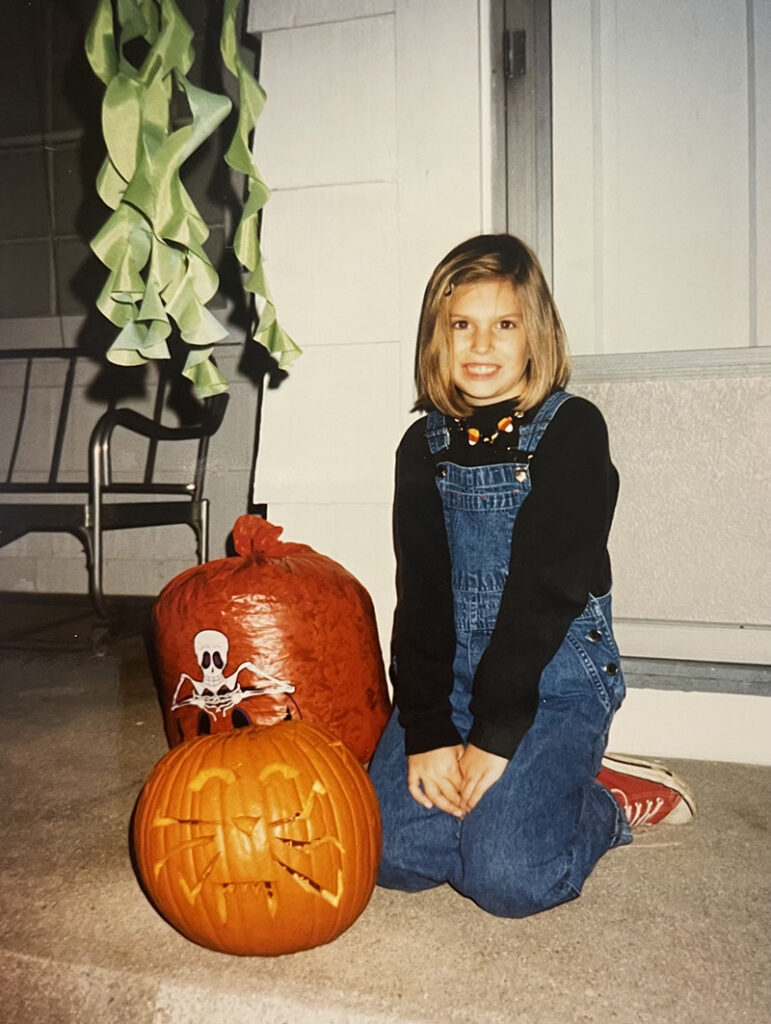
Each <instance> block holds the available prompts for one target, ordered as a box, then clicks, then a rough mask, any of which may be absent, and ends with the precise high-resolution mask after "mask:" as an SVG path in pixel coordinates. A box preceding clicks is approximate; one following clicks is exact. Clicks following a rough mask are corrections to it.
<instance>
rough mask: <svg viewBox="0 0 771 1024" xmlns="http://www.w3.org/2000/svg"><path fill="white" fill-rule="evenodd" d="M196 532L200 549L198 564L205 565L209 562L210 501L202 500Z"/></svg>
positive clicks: (195, 526) (194, 527)
mask: <svg viewBox="0 0 771 1024" xmlns="http://www.w3.org/2000/svg"><path fill="white" fill-rule="evenodd" d="M193 529H194V530H195V537H196V544H197V548H198V564H199V565H203V563H204V562H208V561H209V499H208V498H202V499H201V504H200V506H199V514H198V516H197V517H196V523H195V525H194V526H193Z"/></svg>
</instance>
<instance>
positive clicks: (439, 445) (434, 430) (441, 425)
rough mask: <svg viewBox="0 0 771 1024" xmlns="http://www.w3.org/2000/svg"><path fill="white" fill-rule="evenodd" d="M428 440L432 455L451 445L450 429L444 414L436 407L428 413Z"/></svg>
mask: <svg viewBox="0 0 771 1024" xmlns="http://www.w3.org/2000/svg"><path fill="white" fill-rule="evenodd" d="M426 440H427V441H428V447H429V448H430V449H431V454H432V455H438V454H439V452H441V451H444V449H445V448H449V447H450V431H449V430H448V429H447V424H446V423H445V420H444V416H443V415H442V413H440V412H437V411H436V409H434V410H432V411H431V412H430V413H429V414H428V422H427V423H426Z"/></svg>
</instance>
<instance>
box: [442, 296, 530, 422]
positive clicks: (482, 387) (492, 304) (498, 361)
mask: <svg viewBox="0 0 771 1024" xmlns="http://www.w3.org/2000/svg"><path fill="white" fill-rule="evenodd" d="M450 331H451V334H452V382H453V384H454V385H455V387H456V388H457V389H458V391H460V393H461V394H462V395H463V397H464V398H465V399H466V401H467V402H468V403H469V405H491V404H492V403H493V402H500V401H502V400H503V399H506V398H516V397H517V395H519V394H520V393H521V391H522V388H523V386H524V384H525V370H526V368H527V358H528V355H527V337H526V334H525V328H524V324H523V322H522V307H521V305H520V302H519V299H518V297H517V293H516V290H515V288H514V286H513V285H512V283H511V281H509V280H508V279H505V278H497V277H495V278H488V279H485V280H482V281H474V282H473V283H470V284H464V285H459V286H458V287H457V288H456V289H455V290H454V292H453V294H452V298H451V299H450Z"/></svg>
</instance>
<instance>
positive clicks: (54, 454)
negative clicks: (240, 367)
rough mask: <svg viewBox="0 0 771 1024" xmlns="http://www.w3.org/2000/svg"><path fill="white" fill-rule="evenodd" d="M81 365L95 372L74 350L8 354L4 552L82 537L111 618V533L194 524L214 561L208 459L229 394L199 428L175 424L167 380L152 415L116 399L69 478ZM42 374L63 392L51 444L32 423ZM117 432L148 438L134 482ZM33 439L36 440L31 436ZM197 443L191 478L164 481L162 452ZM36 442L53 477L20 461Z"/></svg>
mask: <svg viewBox="0 0 771 1024" xmlns="http://www.w3.org/2000/svg"><path fill="white" fill-rule="evenodd" d="M79 360H80V361H81V363H80V365H81V366H83V365H84V364H85V365H88V361H86V360H85V359H84V357H83V355H82V354H81V353H80V352H78V351H77V350H75V349H68V348H57V349H26V350H25V349H8V350H4V351H3V350H0V374H1V375H2V376H3V382H0V383H4V384H5V385H6V386H7V382H8V380H9V377H10V374H11V370H13V371H14V376H15V383H14V384H13V385H12V386H11V387H10V392H11V393H12V395H13V399H14V402H15V403H16V404H17V405H18V410H17V412H16V416H15V418H16V427H15V430H13V431H11V432H10V433H9V432H7V431H5V432H3V433H4V435H5V436H4V439H3V447H4V449H5V452H4V454H5V458H6V465H5V471H4V480H3V481H2V482H0V547H5V546H6V545H7V544H10V543H12V542H13V541H15V540H18V539H19V538H20V537H23V536H25V535H26V534H28V533H35V532H41V531H43V532H66V533H71V534H74V535H75V536H76V537H77V538H78V539H79V540H80V541H81V543H82V544H83V547H84V549H85V553H86V561H87V568H88V576H89V591H90V594H91V598H92V600H93V603H94V605H95V607H96V609H97V611H98V613H99V614H100V615H102V616H103V617H106V616H107V606H106V602H105V596H104V593H103V568H102V557H103V536H102V535H103V533H104V531H105V530H121V529H130V528H137V527H145V528H146V527H154V526H165V525H171V524H180V523H181V524H186V525H188V526H190V527H191V528H192V530H193V532H194V533H195V537H196V544H197V554H198V561H199V562H204V561H207V559H208V511H209V504H208V500H207V499H206V498H205V497H204V496H203V488H204V478H205V474H206V461H207V456H208V448H209V439H210V438H211V437H212V435H213V434H214V433H215V432H216V431H217V430H218V428H219V426H220V424H221V423H222V419H223V416H224V414H225V409H226V407H227V403H228V396H227V394H220V395H217V396H215V397H214V398H210V399H206V400H205V401H204V402H203V403H202V406H201V413H200V416H199V417H198V422H195V423H192V424H184V425H181V426H167V425H165V424H164V423H163V422H162V417H163V414H164V409H165V406H166V399H167V393H168V381H167V379H166V378H165V377H164V376H163V375H162V374H159V375H158V378H157V384H156V385H155V395H154V399H153V411H152V416H147V415H144V414H143V413H140V412H138V411H136V410H134V409H131V408H125V407H116V406H115V403H114V401H113V402H108V403H107V408H106V411H105V412H103V413H102V415H101V416H100V417H99V419H98V421H97V423H96V425H95V427H94V428H93V430H92V432H91V436H90V441H89V443H88V450H87V452H86V451H84V452H83V453H82V467H81V469H80V478H79V479H63V477H71V476H72V475H73V471H72V470H71V469H70V471H69V472H67V473H63V472H62V454H63V451H64V444H65V438H66V436H67V431H68V427H70V426H71V420H72V418H73V394H74V392H75V377H76V371H77V368H78V364H79ZM92 365H93V364H92ZM36 367H37V368H38V370H42V371H44V373H43V376H44V382H43V387H44V389H45V391H46V392H47V393H48V394H49V395H50V393H51V392H53V393H54V395H55V396H56V403H55V404H56V405H58V409H55V410H54V409H53V408H52V410H51V412H52V416H53V419H54V420H55V422H53V423H51V422H50V417H49V422H48V429H49V433H50V434H51V438H52V442H48V439H47V438H45V437H44V436H41V434H42V431H41V429H40V428H41V425H44V424H41V423H40V422H38V424H37V429H35V428H34V425H31V424H30V422H29V421H30V405H31V400H32V397H33V395H35V393H36V384H35V380H34V371H35V368H36ZM96 370H97V367H95V371H96ZM40 390H43V388H40V389H39V391H40ZM39 391H38V393H39ZM5 405H6V409H5V415H6V416H8V414H9V412H10V413H11V414H13V410H11V409H10V408H9V402H8V400H6V402H5ZM39 420H40V417H39ZM118 427H120V428H123V429H125V430H127V431H129V432H131V433H132V434H134V435H138V436H141V437H143V438H145V439H146V441H147V450H146V454H145V456H144V459H143V460H142V461H143V464H142V465H141V468H140V470H139V471H138V472H137V473H136V474H135V479H133V480H120V481H117V480H115V479H114V474H113V469H112V466H113V433H114V431H115V430H116V428H118ZM51 428H52V430H51ZM11 433H12V434H13V436H11ZM30 434H32V435H33V436H31V437H30V436H26V435H30ZM191 440H197V441H198V446H197V454H196V457H195V464H194V466H193V468H192V471H189V472H188V475H187V479H181V480H175V481H173V482H171V481H167V480H158V479H156V462H157V456H158V448H159V445H160V444H161V443H164V442H167V441H191ZM28 443H32V444H33V445H34V446H36V447H37V449H38V450H37V452H36V459H37V462H38V465H42V463H43V462H45V464H46V469H45V471H44V472H41V470H40V469H38V470H37V471H36V472H34V473H29V472H27V473H26V474H25V472H24V467H23V466H20V465H19V463H20V461H23V460H21V459H20V454H21V452H22V450H23V448H24V446H25V445H26V444H28ZM44 445H45V446H46V447H47V451H46V452H45V457H44V458H43V457H42V454H41V451H40V449H41V448H42V447H43V446H44Z"/></svg>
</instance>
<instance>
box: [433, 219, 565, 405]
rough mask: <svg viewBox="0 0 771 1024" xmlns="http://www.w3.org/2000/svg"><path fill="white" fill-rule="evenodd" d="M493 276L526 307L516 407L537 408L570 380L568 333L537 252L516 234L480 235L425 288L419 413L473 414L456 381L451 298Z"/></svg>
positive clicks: (451, 258)
mask: <svg viewBox="0 0 771 1024" xmlns="http://www.w3.org/2000/svg"><path fill="white" fill-rule="evenodd" d="M490 278H501V279H504V280H507V281H510V282H511V284H512V286H513V287H514V289H515V291H516V293H517V297H518V299H519V301H520V304H521V306H522V319H523V323H524V328H525V336H526V338H527V366H526V369H525V387H524V389H523V391H522V394H521V395H520V396H519V397H518V398H517V400H516V402H517V408H518V409H519V410H521V411H524V410H526V409H530V408H532V407H533V406H534V405H538V403H539V402H541V401H542V400H543V399H544V398H546V396H547V395H548V394H550V393H551V392H552V391H553V390H554V389H555V388H561V387H565V385H566V384H567V382H568V380H569V379H570V357H569V356H568V353H567V347H566V343H565V331H564V328H563V326H562V321H561V320H560V315H559V313H558V312H557V307H556V306H555V305H554V299H553V298H552V296H551V292H550V291H549V286H548V284H547V283H546V278H545V277H544V275H543V271H542V270H541V265H540V263H539V262H538V259H537V257H536V255H535V253H534V252H533V251H532V250H531V249H529V248H528V247H527V246H526V245H525V243H524V242H522V241H520V239H518V238H515V237H514V236H513V235H477V236H476V237H475V238H469V239H468V240H467V241H465V242H461V244H460V245H458V246H456V247H455V248H454V249H453V250H452V251H451V252H449V253H448V254H447V255H446V256H445V257H444V259H443V260H442V261H441V262H440V263H439V265H438V266H437V268H436V270H434V272H433V274H432V275H431V278H430V280H429V282H428V285H427V286H426V291H425V294H424V295H423V306H422V308H421V311H420V323H419V326H418V344H417V350H416V353H415V386H416V389H417V399H416V401H415V409H422V410H428V409H431V408H436V409H438V410H439V411H440V412H443V413H445V414H446V415H450V416H458V417H460V418H464V417H466V416H468V415H469V414H470V413H471V411H472V408H471V406H470V405H468V403H467V402H466V401H465V400H464V399H463V397H462V396H461V394H460V392H459V391H458V389H457V388H456V387H455V385H454V384H453V382H452V338H451V332H450V300H451V297H452V293H453V290H454V289H455V288H457V287H458V286H459V285H462V284H472V283H474V282H475V281H484V280H488V279H490Z"/></svg>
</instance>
